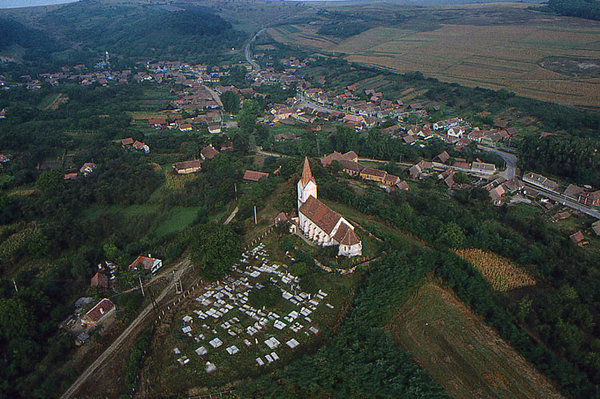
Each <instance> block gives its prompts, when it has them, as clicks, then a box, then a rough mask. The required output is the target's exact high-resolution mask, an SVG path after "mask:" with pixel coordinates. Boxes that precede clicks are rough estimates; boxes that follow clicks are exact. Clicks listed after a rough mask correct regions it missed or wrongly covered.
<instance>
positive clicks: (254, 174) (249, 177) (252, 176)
mask: <svg viewBox="0 0 600 399" xmlns="http://www.w3.org/2000/svg"><path fill="white" fill-rule="evenodd" d="M268 177H269V174H268V173H266V172H258V171H255V170H250V169H247V170H246V171H245V172H244V180H246V181H250V182H257V181H259V180H260V179H263V178H268Z"/></svg>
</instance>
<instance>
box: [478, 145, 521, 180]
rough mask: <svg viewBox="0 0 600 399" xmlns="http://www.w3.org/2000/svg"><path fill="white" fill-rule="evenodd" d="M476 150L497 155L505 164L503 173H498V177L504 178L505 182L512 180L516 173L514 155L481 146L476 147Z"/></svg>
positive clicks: (515, 158) (515, 157)
mask: <svg viewBox="0 0 600 399" xmlns="http://www.w3.org/2000/svg"><path fill="white" fill-rule="evenodd" d="M477 148H478V149H480V150H483V151H487V152H492V153H494V154H497V155H499V156H500V157H501V158H502V159H503V160H504V162H506V169H505V170H504V171H503V172H501V173H499V174H500V176H502V177H504V178H505V179H506V180H512V179H514V178H515V175H516V171H517V156H516V155H514V154H510V153H508V152H504V151H500V150H497V149H495V148H491V147H486V146H483V145H478V146H477Z"/></svg>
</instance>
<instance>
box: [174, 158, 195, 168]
mask: <svg viewBox="0 0 600 399" xmlns="http://www.w3.org/2000/svg"><path fill="white" fill-rule="evenodd" d="M173 167H174V168H175V169H176V170H182V169H192V168H198V169H200V168H202V163H201V162H200V160H199V159H194V160H193V161H183V162H176V163H174V164H173Z"/></svg>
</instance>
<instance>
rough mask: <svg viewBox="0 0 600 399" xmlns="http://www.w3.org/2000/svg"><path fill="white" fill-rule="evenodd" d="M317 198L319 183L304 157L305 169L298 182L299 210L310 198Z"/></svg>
mask: <svg viewBox="0 0 600 399" xmlns="http://www.w3.org/2000/svg"><path fill="white" fill-rule="evenodd" d="M311 196H312V197H315V198H317V182H316V181H315V178H314V177H313V175H312V172H311V171H310V164H309V163H308V158H307V157H304V168H303V169H302V178H300V180H298V209H300V207H301V206H302V204H304V203H305V202H306V200H307V199H308V197H311Z"/></svg>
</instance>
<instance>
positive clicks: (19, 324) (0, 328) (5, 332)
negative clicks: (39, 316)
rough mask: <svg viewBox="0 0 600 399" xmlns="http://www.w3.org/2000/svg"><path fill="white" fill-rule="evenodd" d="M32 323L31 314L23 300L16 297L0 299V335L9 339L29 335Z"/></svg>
mask: <svg viewBox="0 0 600 399" xmlns="http://www.w3.org/2000/svg"><path fill="white" fill-rule="evenodd" d="M33 325H34V320H33V314H32V313H31V311H30V310H29V309H28V308H27V305H26V304H25V302H23V301H22V300H20V299H17V298H10V299H2V300H0V337H2V338H5V339H8V340H10V339H13V338H17V337H19V336H22V335H29V333H31V332H32V328H33Z"/></svg>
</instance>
